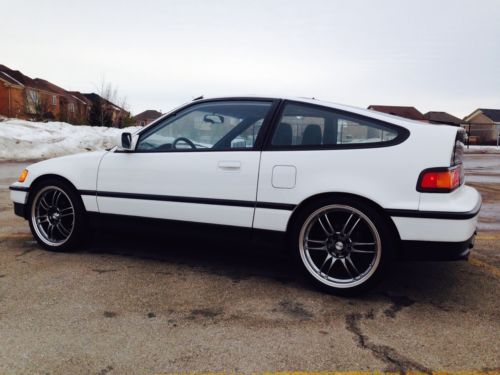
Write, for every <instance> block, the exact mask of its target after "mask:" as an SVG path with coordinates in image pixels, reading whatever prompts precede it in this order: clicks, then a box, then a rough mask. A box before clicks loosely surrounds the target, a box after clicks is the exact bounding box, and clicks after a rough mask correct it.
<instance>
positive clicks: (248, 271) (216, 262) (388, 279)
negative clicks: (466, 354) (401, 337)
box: [82, 232, 477, 299]
mask: <svg viewBox="0 0 500 375" xmlns="http://www.w3.org/2000/svg"><path fill="white" fill-rule="evenodd" d="M82 250H83V251H84V252H89V253H98V254H108V255H112V256H115V255H116V256H125V257H133V258H138V259H147V260H154V261H158V262H165V263H166V264H168V265H182V266H184V267H190V268H193V269H196V270H198V271H201V272H204V273H209V274H213V275H218V276H224V277H227V278H229V279H231V280H232V281H233V282H240V281H242V280H245V279H249V278H261V279H268V280H273V281H276V282H279V283H283V284H288V285H290V286H291V287H294V288H299V289H310V290H314V288H313V287H312V286H311V285H310V283H309V282H308V280H306V279H305V278H304V277H303V275H302V274H301V272H300V270H299V269H298V268H297V266H296V265H295V263H294V261H293V259H292V257H291V256H290V255H288V254H287V253H286V252H285V251H283V250H281V249H276V248H267V247H266V248H264V247H258V246H250V245H248V244H242V243H234V242H226V241H217V240H214V239H201V238H186V237H176V236H169V237H168V239H165V235H161V234H151V233H148V234H138V233H123V232H96V233H94V234H93V237H92V239H91V240H90V241H88V243H87V245H86V246H85V247H84V248H83V249H82ZM474 272H477V271H475V270H471V269H470V267H467V263H466V262H463V261H459V262H395V263H394V264H392V265H391V266H390V267H388V269H387V272H386V274H385V275H384V278H383V281H382V282H381V283H380V284H378V285H377V286H376V287H375V288H374V289H373V290H372V291H369V292H368V293H366V294H363V295H362V296H360V298H363V299H372V298H375V299H379V297H380V296H381V295H383V296H385V297H387V296H396V297H397V296H404V295H407V294H414V293H416V294H418V295H422V296H427V297H425V299H429V298H430V299H445V298H446V297H447V296H449V295H450V294H455V293H461V291H460V289H461V288H466V284H467V282H466V279H467V278H468V276H469V275H470V274H471V273H474Z"/></svg>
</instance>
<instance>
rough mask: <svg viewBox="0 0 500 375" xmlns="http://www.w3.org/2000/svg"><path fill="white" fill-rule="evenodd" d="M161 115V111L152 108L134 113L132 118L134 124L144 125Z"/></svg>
mask: <svg viewBox="0 0 500 375" xmlns="http://www.w3.org/2000/svg"><path fill="white" fill-rule="evenodd" d="M161 115H162V113H161V112H158V111H155V110H154V109H148V110H147V111H144V112H141V113H139V114H138V115H135V116H134V118H133V120H134V124H135V125H136V126H146V125H149V124H150V123H151V122H153V121H154V120H156V119H157V118H158V117H160V116H161Z"/></svg>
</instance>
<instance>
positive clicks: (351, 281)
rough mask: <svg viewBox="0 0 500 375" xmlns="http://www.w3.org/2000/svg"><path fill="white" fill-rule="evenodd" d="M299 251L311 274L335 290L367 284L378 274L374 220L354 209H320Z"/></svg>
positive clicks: (301, 237) (311, 219)
mask: <svg viewBox="0 0 500 375" xmlns="http://www.w3.org/2000/svg"><path fill="white" fill-rule="evenodd" d="M299 250H300V256H301V258H302V262H303V263H304V265H305V266H306V268H307V270H308V272H309V273H310V274H311V275H312V276H313V277H314V278H316V279H317V280H318V281H320V282H321V283H323V284H325V285H328V286H331V287H335V288H352V287H355V286H357V285H360V284H363V283H364V282H365V281H367V280H368V279H369V278H370V277H371V276H372V275H373V274H374V273H375V271H376V270H377V267H378V265H379V263H380V258H381V252H382V248H381V241H380V235H379V233H378V230H377V228H376V226H375V224H374V223H373V222H372V220H370V218H369V217H368V216H366V215H365V214H364V213H362V212H361V211H359V210H357V209H356V208H354V207H350V206H345V205H336V204H332V205H329V206H325V207H321V208H320V209H318V210H316V211H315V212H313V213H312V214H311V215H310V216H309V217H308V218H307V219H306V221H305V222H304V224H303V226H302V228H301V231H300V235H299Z"/></svg>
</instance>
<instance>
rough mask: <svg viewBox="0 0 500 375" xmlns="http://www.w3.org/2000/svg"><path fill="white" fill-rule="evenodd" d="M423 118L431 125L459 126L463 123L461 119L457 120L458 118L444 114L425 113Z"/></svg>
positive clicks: (436, 112) (435, 112)
mask: <svg viewBox="0 0 500 375" xmlns="http://www.w3.org/2000/svg"><path fill="white" fill-rule="evenodd" d="M424 117H425V118H426V119H427V121H429V122H430V123H431V124H442V125H452V126H461V125H462V124H463V123H464V121H463V120H462V119H459V118H458V117H455V116H453V115H450V114H449V113H446V112H438V111H430V112H427V113H426V114H425V115H424Z"/></svg>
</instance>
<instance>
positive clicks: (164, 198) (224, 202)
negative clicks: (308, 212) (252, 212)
mask: <svg viewBox="0 0 500 375" xmlns="http://www.w3.org/2000/svg"><path fill="white" fill-rule="evenodd" d="M79 192H80V194H81V195H95V196H98V197H109V198H126V199H143V200H150V201H161V202H181V203H197V204H212V205H217V206H234V207H251V208H253V207H258V208H269V209H274V210H287V211H293V210H294V209H295V207H296V206H295V205H294V204H287V203H271V202H253V201H240V200H232V199H217V198H197V197H179V196H172V195H156V194H138V193H119V192H112V191H93V190H79Z"/></svg>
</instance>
